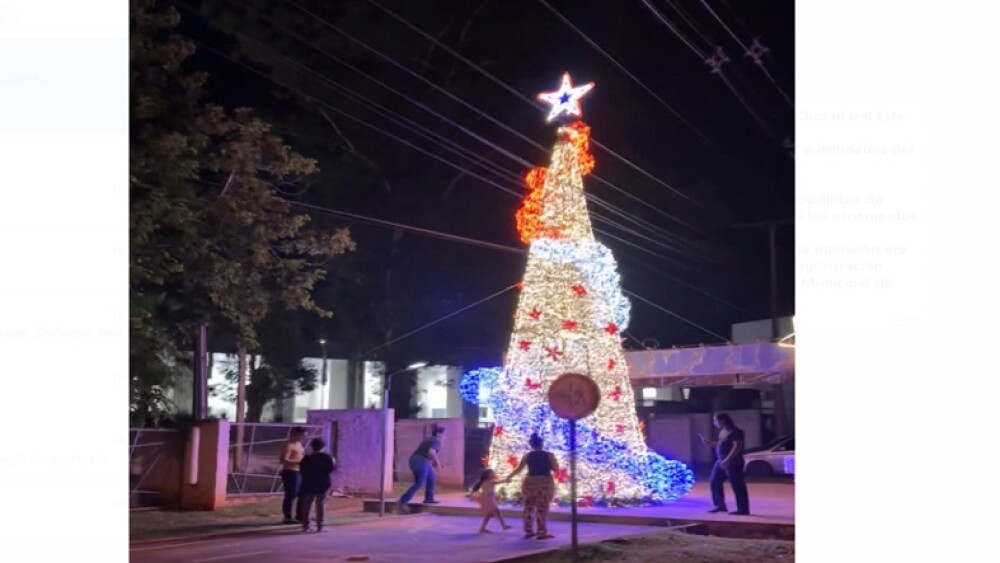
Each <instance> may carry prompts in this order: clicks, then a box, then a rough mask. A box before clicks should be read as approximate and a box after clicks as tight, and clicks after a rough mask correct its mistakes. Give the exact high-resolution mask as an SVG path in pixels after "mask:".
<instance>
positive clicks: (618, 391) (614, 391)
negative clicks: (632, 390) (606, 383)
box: [608, 385, 622, 401]
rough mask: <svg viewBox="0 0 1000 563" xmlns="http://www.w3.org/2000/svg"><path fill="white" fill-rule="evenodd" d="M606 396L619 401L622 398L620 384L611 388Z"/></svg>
mask: <svg viewBox="0 0 1000 563" xmlns="http://www.w3.org/2000/svg"><path fill="white" fill-rule="evenodd" d="M608 396H609V397H611V398H612V399H614V400H616V401H620V400H621V398H622V386H621V385H615V388H614V389H612V390H611V392H610V393H608Z"/></svg>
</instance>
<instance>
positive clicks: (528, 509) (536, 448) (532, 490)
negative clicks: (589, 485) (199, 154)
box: [503, 434, 559, 540]
mask: <svg viewBox="0 0 1000 563" xmlns="http://www.w3.org/2000/svg"><path fill="white" fill-rule="evenodd" d="M528 444H529V445H530V446H531V451H530V452H528V453H526V454H524V456H523V457H522V458H521V463H519V464H518V466H517V468H516V469H514V471H513V472H512V473H511V474H510V475H509V476H508V477H507V478H506V479H504V480H503V482H504V483H507V482H510V480H511V479H513V478H514V476H516V475H517V474H518V473H520V472H521V471H522V470H524V468H525V467H527V468H528V475H527V476H526V477H525V478H524V480H523V481H522V482H521V496H522V502H523V503H524V515H523V517H524V537H525V538H530V537H532V536H536V533H535V532H534V531H533V528H532V524H535V525H536V526H537V529H538V532H537V538H538V539H540V540H547V539H549V538H553V537H555V536H553V535H552V534H550V533H549V530H548V517H549V506H550V505H551V504H552V497H554V496H555V493H556V481H555V479H554V478H553V476H552V474H553V473H554V472H556V471H559V461H558V460H556V456H555V455H553V454H552V452H549V451H546V450H545V449H543V448H544V446H545V442H544V441H543V440H542V437H541V436H539V435H538V434H532V435H531V438H529V440H528Z"/></svg>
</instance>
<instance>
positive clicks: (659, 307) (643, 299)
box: [622, 289, 729, 342]
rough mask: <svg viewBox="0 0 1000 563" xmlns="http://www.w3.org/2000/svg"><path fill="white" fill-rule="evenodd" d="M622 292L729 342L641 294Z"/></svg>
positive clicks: (726, 339) (725, 340) (625, 290)
mask: <svg viewBox="0 0 1000 563" xmlns="http://www.w3.org/2000/svg"><path fill="white" fill-rule="evenodd" d="M622 292H623V293H626V294H628V295H630V296H632V297H634V298H636V299H638V300H639V301H642V302H643V303H645V304H647V305H649V306H650V307H654V308H656V309H659V310H660V311H663V312H664V313H666V314H668V315H670V316H671V317H674V318H676V319H679V320H681V321H684V322H685V323H687V324H689V325H691V326H693V327H695V328H697V329H700V330H702V331H704V332H707V333H708V334H711V335H712V336H714V337H716V338H718V339H719V340H721V341H723V342H729V339H728V338H726V337H725V336H722V335H721V334H717V333H715V332H712V331H711V330H709V329H707V328H705V327H703V326H701V325H700V324H698V323H696V322H694V321H692V320H690V319H686V318H684V317H682V316H681V315H678V314H677V313H675V312H673V311H671V310H670V309H667V308H666V307H662V306H660V305H657V304H656V303H653V302H652V301H650V300H649V299H646V298H645V297H642V296H640V295H638V294H636V293H635V292H633V291H628V290H627V289H622Z"/></svg>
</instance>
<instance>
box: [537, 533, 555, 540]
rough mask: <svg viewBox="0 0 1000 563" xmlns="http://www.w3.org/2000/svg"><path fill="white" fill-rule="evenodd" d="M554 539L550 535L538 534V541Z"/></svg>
mask: <svg viewBox="0 0 1000 563" xmlns="http://www.w3.org/2000/svg"><path fill="white" fill-rule="evenodd" d="M554 537H555V536H553V535H552V534H548V533H546V534H538V539H540V540H550V539H552V538H554Z"/></svg>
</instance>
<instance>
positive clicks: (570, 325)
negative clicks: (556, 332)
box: [563, 321, 577, 330]
mask: <svg viewBox="0 0 1000 563" xmlns="http://www.w3.org/2000/svg"><path fill="white" fill-rule="evenodd" d="M576 325H577V322H576V321H563V328H564V329H566V330H576Z"/></svg>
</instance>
